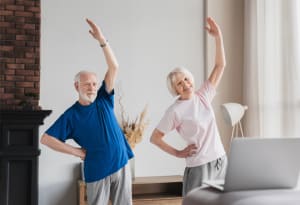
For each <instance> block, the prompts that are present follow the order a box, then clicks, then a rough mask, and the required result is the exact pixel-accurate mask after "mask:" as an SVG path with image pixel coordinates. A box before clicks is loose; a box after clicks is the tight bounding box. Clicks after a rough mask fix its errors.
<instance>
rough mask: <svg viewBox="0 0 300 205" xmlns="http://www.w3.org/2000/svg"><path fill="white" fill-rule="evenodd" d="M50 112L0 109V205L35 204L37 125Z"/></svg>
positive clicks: (36, 190) (38, 153)
mask: <svg viewBox="0 0 300 205" xmlns="http://www.w3.org/2000/svg"><path fill="white" fill-rule="evenodd" d="M50 113H51V110H32V111H30V110H28V111H26V110H24V111H6V110H0V131H1V133H0V204H1V205H37V204H38V157H39V155H40V149H39V126H40V125H42V124H43V121H44V118H45V117H46V116H48V115H49V114H50Z"/></svg>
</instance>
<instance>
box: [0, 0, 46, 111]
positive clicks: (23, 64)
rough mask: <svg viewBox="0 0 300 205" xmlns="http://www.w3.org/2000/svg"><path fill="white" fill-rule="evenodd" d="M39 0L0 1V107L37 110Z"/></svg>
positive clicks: (2, 108)
mask: <svg viewBox="0 0 300 205" xmlns="http://www.w3.org/2000/svg"><path fill="white" fill-rule="evenodd" d="M39 91H40V0H0V110H19V109H20V110H21V109H34V110H38V109H40V107H39V105H38V103H39Z"/></svg>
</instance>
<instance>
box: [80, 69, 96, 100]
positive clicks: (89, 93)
mask: <svg viewBox="0 0 300 205" xmlns="http://www.w3.org/2000/svg"><path fill="white" fill-rule="evenodd" d="M76 88H77V91H78V93H79V102H81V103H82V104H87V105H88V104H90V103H92V102H94V100H95V99H96V97H97V90H98V80H97V77H96V76H95V75H94V74H83V75H81V77H80V82H79V83H78V84H77V86H76Z"/></svg>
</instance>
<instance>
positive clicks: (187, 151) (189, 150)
mask: <svg viewBox="0 0 300 205" xmlns="http://www.w3.org/2000/svg"><path fill="white" fill-rule="evenodd" d="M196 152H197V146H196V145H195V144H190V145H188V146H187V147H186V148H184V149H183V150H180V151H178V152H177V153H176V157H179V158H186V157H191V156H193V155H194V154H196Z"/></svg>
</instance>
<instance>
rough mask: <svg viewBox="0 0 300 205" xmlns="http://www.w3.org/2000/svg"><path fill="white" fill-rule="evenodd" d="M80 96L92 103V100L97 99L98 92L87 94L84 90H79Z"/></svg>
mask: <svg viewBox="0 0 300 205" xmlns="http://www.w3.org/2000/svg"><path fill="white" fill-rule="evenodd" d="M79 96H80V98H81V99H83V100H84V101H87V102H90V103H92V102H94V101H95V99H96V97H97V94H92V95H87V94H86V93H82V92H80V91H79Z"/></svg>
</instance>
